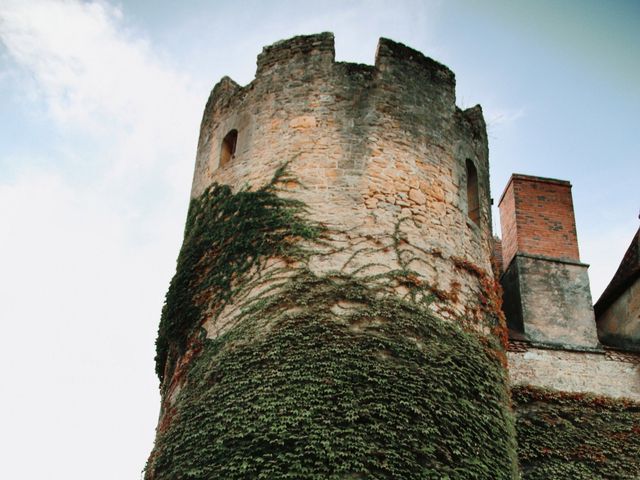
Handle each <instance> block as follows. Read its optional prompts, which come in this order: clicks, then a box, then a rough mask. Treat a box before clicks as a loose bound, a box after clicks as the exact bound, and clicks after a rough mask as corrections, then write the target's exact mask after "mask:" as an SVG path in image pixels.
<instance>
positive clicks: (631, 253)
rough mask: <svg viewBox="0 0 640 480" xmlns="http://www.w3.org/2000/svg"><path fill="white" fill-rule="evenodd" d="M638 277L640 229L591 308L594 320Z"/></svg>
mask: <svg viewBox="0 0 640 480" xmlns="http://www.w3.org/2000/svg"><path fill="white" fill-rule="evenodd" d="M638 277H640V228H639V229H638V231H637V232H636V234H635V236H634V237H633V240H632V241H631V245H629V248H628V249H627V253H625V254H624V257H623V258H622V262H620V266H619V267H618V270H617V271H616V273H615V275H614V276H613V278H612V279H611V282H609V285H608V286H607V288H605V290H604V292H602V295H600V298H599V299H598V301H597V302H596V304H595V305H594V306H593V309H594V310H595V313H596V320H597V318H598V316H599V315H600V314H601V313H603V312H604V311H605V310H606V309H607V308H608V307H609V305H611V304H612V303H613V302H614V301H616V300H617V299H618V297H619V296H620V295H622V294H623V293H624V291H625V290H626V289H627V288H629V287H630V286H631V284H633V282H635V280H636V278H638Z"/></svg>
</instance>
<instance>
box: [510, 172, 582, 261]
mask: <svg viewBox="0 0 640 480" xmlns="http://www.w3.org/2000/svg"><path fill="white" fill-rule="evenodd" d="M499 207H500V223H501V226H502V240H503V242H504V245H503V249H504V265H505V266H508V265H509V263H510V262H511V260H512V259H513V257H514V256H515V255H516V253H526V254H530V255H540V256H545V257H549V258H557V259H562V260H570V261H575V262H578V261H580V254H579V252H578V238H577V234H576V221H575V218H574V215H573V199H572V197H571V184H570V183H569V182H567V181H564V180H555V179H551V178H542V177H532V176H529V175H520V174H514V175H512V176H511V179H510V180H509V183H508V184H507V187H506V188H505V191H504V193H503V194H502V197H501V198H500V202H499Z"/></svg>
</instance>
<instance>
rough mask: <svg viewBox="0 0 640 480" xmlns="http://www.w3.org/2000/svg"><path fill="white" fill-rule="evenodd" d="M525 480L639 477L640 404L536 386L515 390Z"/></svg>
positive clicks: (609, 479)
mask: <svg viewBox="0 0 640 480" xmlns="http://www.w3.org/2000/svg"><path fill="white" fill-rule="evenodd" d="M513 400H514V408H515V411H516V416H517V430H518V456H519V460H520V465H521V469H522V478H523V479H524V480H549V479H554V480H556V479H557V480H604V479H606V480H637V479H639V478H640V404H639V403H634V402H631V401H625V400H612V399H609V398H603V397H595V396H590V395H584V394H570V393H565V392H555V391H548V390H542V389H537V388H532V387H517V388H515V389H514V390H513Z"/></svg>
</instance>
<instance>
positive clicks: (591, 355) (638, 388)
mask: <svg viewBox="0 0 640 480" xmlns="http://www.w3.org/2000/svg"><path fill="white" fill-rule="evenodd" d="M518 347H520V348H517V347H516V348H513V349H510V350H511V351H509V352H508V354H507V357H508V359H509V377H510V381H511V384H512V385H514V386H515V385H532V386H536V387H543V388H550V389H555V390H560V391H565V392H575V393H584V392H588V393H592V394H595V395H604V396H609V397H613V398H630V399H632V400H635V401H640V355H637V354H631V353H621V352H615V351H608V352H604V351H603V352H599V353H597V352H580V351H568V350H559V349H548V348H536V347H533V346H531V345H525V344H520V345H518ZM513 350H517V351H513Z"/></svg>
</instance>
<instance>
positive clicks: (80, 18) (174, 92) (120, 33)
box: [0, 0, 205, 183]
mask: <svg viewBox="0 0 640 480" xmlns="http://www.w3.org/2000/svg"><path fill="white" fill-rule="evenodd" d="M0 38H1V39H2V42H3V43H4V45H5V47H6V49H7V51H8V53H9V55H10V56H11V57H12V58H13V59H14V60H15V62H16V63H17V64H19V65H20V66H21V67H22V68H23V69H25V70H26V71H27V72H28V74H29V76H32V77H33V79H34V80H35V83H33V85H35V86H36V87H37V89H38V93H39V97H36V98H38V99H43V100H44V101H45V104H46V106H47V112H48V114H49V115H50V116H51V118H52V120H53V121H54V122H55V124H56V126H57V127H58V128H61V129H63V130H64V131H66V132H67V133H70V132H76V133H81V134H83V135H90V136H91V137H92V139H94V140H95V141H97V142H99V143H106V144H108V145H112V146H113V148H112V149H110V150H109V151H108V153H109V154H108V155H103V156H102V158H100V159H94V161H95V160H105V159H106V160H107V161H105V162H103V163H102V164H101V166H105V165H109V167H110V168H111V173H115V174H117V175H126V174H129V173H130V172H131V171H135V170H136V169H138V168H145V167H149V166H153V168H157V167H158V164H160V165H162V164H163V162H165V163H166V162H171V161H176V155H177V154H180V155H184V154H191V157H192V156H193V151H194V147H195V139H196V137H195V136H196V134H197V127H198V122H199V116H200V112H201V108H202V104H203V98H202V94H203V93H204V92H205V90H204V89H203V88H202V86H200V87H197V88H196V86H194V85H193V84H192V82H190V80H189V79H188V78H187V77H185V76H183V75H181V74H180V73H178V72H176V71H174V70H173V69H172V68H170V67H169V66H167V65H165V64H164V63H163V62H162V61H161V60H160V59H159V58H158V56H157V55H156V54H155V53H154V52H153V51H152V50H151V48H150V44H149V42H148V41H147V40H146V39H144V37H142V36H140V35H136V34H135V33H134V32H133V31H132V30H131V29H127V28H126V26H125V24H124V19H123V18H122V11H121V10H120V9H118V8H116V7H113V6H111V5H109V4H107V3H103V2H91V3H81V2H78V1H51V0H44V1H37V0H36V1H11V0H10V1H9V2H8V3H6V4H4V5H3V6H2V7H0ZM178 119H179V120H178ZM180 161H186V162H187V163H188V164H189V168H187V169H186V170H190V167H191V164H190V159H184V158H180ZM167 178H169V179H170V178H171V176H170V175H168V176H167ZM187 178H188V177H187ZM181 180H182V179H181ZM187 183H188V180H187Z"/></svg>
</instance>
